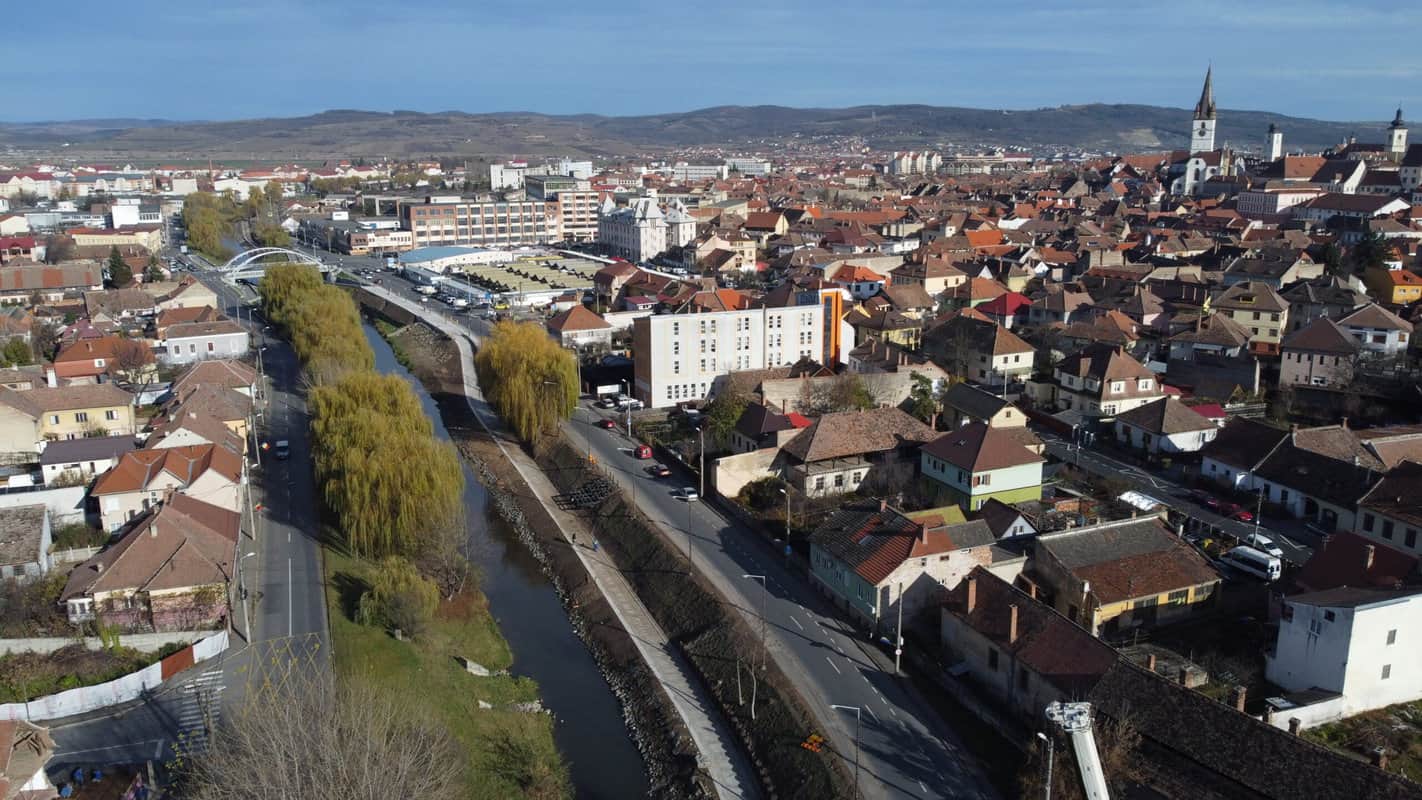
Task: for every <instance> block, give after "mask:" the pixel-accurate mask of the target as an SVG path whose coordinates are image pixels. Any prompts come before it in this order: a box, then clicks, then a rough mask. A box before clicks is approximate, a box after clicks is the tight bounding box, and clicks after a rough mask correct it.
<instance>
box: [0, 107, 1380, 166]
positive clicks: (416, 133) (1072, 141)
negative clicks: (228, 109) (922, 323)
mask: <svg viewBox="0 0 1422 800" xmlns="http://www.w3.org/2000/svg"><path fill="white" fill-rule="evenodd" d="M1219 120H1220V121H1219V132H1218V138H1217V142H1219V143H1220V144H1225V143H1232V144H1234V145H1235V146H1237V147H1240V148H1242V149H1258V148H1259V147H1260V145H1261V144H1262V142H1263V138H1264V132H1265V130H1267V129H1268V127H1269V125H1270V124H1271V123H1273V124H1276V125H1278V126H1279V127H1280V128H1281V129H1283V131H1284V141H1285V145H1286V146H1287V147H1288V148H1290V149H1293V148H1304V149H1309V150H1317V149H1322V148H1325V147H1328V146H1330V145H1333V144H1336V143H1338V142H1339V141H1342V140H1343V139H1344V138H1346V137H1347V136H1348V135H1349V134H1350V133H1352V132H1354V131H1359V132H1361V133H1360V136H1359V138H1360V139H1362V140H1363V141H1371V140H1378V141H1381V137H1382V134H1381V128H1382V127H1383V123H1382V122H1373V123H1367V122H1364V123H1346V122H1329V121H1324V120H1314V119H1305V118H1299V117H1287V116H1282V115H1279V114H1271V113H1268V112H1264V111H1235V110H1222V111H1220V112H1219ZM1189 125H1190V112H1189V111H1187V110H1185V109H1178V108H1164V107H1160V106H1145V105H1106V104H1091V105H1077V106H1059V107H1057V108H1040V109H1031V110H1019V111H1010V110H990V109H979V108H951V107H942V106H925V105H890V106H855V107H853V108H787V107H784V106H717V107H714V108H704V109H699V110H696V111H687V112H679V113H669V114H651V115H644V116H630V117H608V116H600V115H594V114H582V115H565V116H557V115H549V114H537V113H532V112H504V113H490V114H469V113H465V112H461V111H442V112H436V113H422V112H415V111H393V112H388V113H387V112H375V111H357V110H333V111H324V112H321V113H319V114H313V115H309V116H304V117H288V118H270V119H251V120H236V121H227V122H168V121H165V120H81V121H74V122H44V123H0V149H3V148H7V147H9V148H20V149H24V150H26V151H39V152H46V151H48V152H58V151H59V150H60V149H63V151H64V152H65V154H66V155H69V156H86V157H100V156H102V157H123V158H126V159H133V160H141V159H145V158H163V159H174V160H176V159H181V158H225V159H254V160H275V161H281V160H309V159H313V158H314V159H322V158H328V157H332V156H367V157H373V156H395V157H412V156H431V155H434V156H455V157H500V156H506V155H524V156H530V155H534V156H536V155H542V154H564V155H576V154H582V155H588V156H612V155H622V154H629V153H634V152H639V151H649V150H663V149H666V148H677V147H692V146H730V147H738V148H740V149H747V150H751V149H756V147H755V145H756V144H758V143H759V144H763V145H769V144H770V143H772V142H774V141H778V140H783V139H786V138H789V137H800V138H802V139H804V138H810V137H826V138H829V137H845V136H855V137H862V138H863V139H864V140H865V141H866V142H867V143H868V144H869V145H870V146H871V147H875V148H881V149H908V148H923V147H944V146H958V147H975V146H992V145H1020V146H1024V147H1029V148H1033V149H1035V150H1037V151H1038V152H1048V153H1050V152H1056V151H1061V150H1077V149H1088V150H1097V151H1103V150H1104V151H1114V152H1131V151H1140V150H1153V149H1167V148H1179V147H1183V146H1185V145H1186V143H1187V139H1186V131H1187V130H1188V129H1189ZM66 144H67V147H65V145H66ZM764 149H770V148H769V147H765V148H764Z"/></svg>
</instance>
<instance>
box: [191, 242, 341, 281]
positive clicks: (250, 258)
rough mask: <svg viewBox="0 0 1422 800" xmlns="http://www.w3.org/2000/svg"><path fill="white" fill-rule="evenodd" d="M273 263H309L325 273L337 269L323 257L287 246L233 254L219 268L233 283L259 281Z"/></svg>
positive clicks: (255, 249) (260, 248)
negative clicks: (324, 260) (325, 261)
mask: <svg viewBox="0 0 1422 800" xmlns="http://www.w3.org/2000/svg"><path fill="white" fill-rule="evenodd" d="M273 264H308V265H310V266H313V267H316V268H317V269H319V270H321V272H323V273H331V272H335V271H336V265H335V264H326V263H324V262H322V261H321V259H319V258H317V257H315V256H313V255H309V254H307V253H300V252H297V251H295V250H289V249H287V248H285V247H257V248H253V249H251V250H244V251H242V252H241V253H238V254H237V255H235V256H233V257H232V258H231V259H229V260H228V261H227V263H226V264H223V265H222V266H220V267H218V268H217V271H218V272H220V273H222V275H223V277H225V278H226V279H227V280H229V281H232V282H233V283H237V282H241V281H246V282H252V281H258V280H261V279H262V276H263V275H265V274H267V267H270V266H272V265H273Z"/></svg>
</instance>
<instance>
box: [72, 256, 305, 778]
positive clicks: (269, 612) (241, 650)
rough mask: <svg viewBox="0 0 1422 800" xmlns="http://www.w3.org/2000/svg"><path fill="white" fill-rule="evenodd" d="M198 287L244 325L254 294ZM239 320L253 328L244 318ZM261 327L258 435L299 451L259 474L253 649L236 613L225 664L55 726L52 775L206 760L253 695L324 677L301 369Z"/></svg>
mask: <svg viewBox="0 0 1422 800" xmlns="http://www.w3.org/2000/svg"><path fill="white" fill-rule="evenodd" d="M199 277H200V278H201V279H202V280H203V282H204V283H205V284H207V285H208V286H209V287H210V288H212V289H213V290H214V291H215V292H216V293H217V295H218V298H219V302H220V303H221V304H222V305H223V306H224V312H225V313H227V314H228V316H231V317H232V318H233V319H238V318H239V315H238V309H239V308H242V306H243V303H244V300H246V299H250V297H251V292H250V290H249V289H245V288H243V289H240V290H239V289H238V288H237V287H232V286H229V285H227V284H225V283H224V282H222V281H221V279H219V278H217V277H216V276H212V275H206V274H200V275H199ZM244 295H245V296H244ZM240 316H241V319H242V321H243V322H244V323H248V322H249V318H248V315H247V311H246V309H245V308H242V312H241V315H240ZM252 324H253V328H252V333H253V343H254V346H261V343H262V341H263V339H264V338H265V341H266V346H267V349H266V351H264V353H263V357H264V358H263V361H264V366H265V372H266V378H267V381H266V383H267V398H268V400H267V402H266V403H265V404H264V408H263V415H262V418H261V420H260V421H259V423H258V427H259V428H260V429H262V431H263V434H262V438H263V439H266V440H271V441H275V440H278V439H286V440H288V441H290V442H291V458H290V460H288V461H276V460H275V459H272V458H268V457H263V460H262V466H261V467H254V468H253V470H252V476H253V484H254V486H255V489H254V493H253V504H254V506H255V505H257V504H260V505H262V506H263V508H262V509H261V511H260V512H259V513H258V514H257V517H258V521H257V524H256V526H255V528H256V534H257V539H256V541H255V542H253V541H252V540H251V539H248V538H246V537H245V536H244V538H243V539H242V541H241V549H240V552H241V553H244V554H245V553H248V552H255V553H257V555H256V556H253V557H251V558H245V559H243V560H242V572H243V578H244V580H245V582H246V583H247V586H248V589H249V594H250V601H251V602H250V606H249V607H250V608H251V610H252V617H253V620H252V627H253V637H252V644H251V645H248V644H247V643H246V642H244V641H243V639H242V637H241V636H240V635H238V631H245V621H244V620H243V618H242V613H243V612H242V610H241V608H240V607H239V608H237V609H234V623H235V625H236V628H237V631H233V632H232V634H231V635H232V639H231V642H232V644H231V647H229V648H228V651H227V652H226V653H224V654H223V655H222V657H221V658H220V659H218V660H214V661H213V662H209V663H208V664H204V665H199V667H198V668H196V669H193V670H189V671H188V672H187V673H186V674H184V675H182V676H181V677H179V678H177V679H175V680H173V681H170V682H169V684H170V685H165V686H164V687H163V689H162V690H160V691H159V692H158V693H157V694H156V695H155V696H153V697H150V698H147V699H146V700H144V701H143V702H141V703H137V704H130V705H128V706H126V707H124V708H123V709H121V710H120V711H119V712H118V713H116V714H112V715H90V716H86V717H84V718H81V719H73V720H59V721H57V722H56V723H54V724H52V725H51V730H52V732H53V735H54V739H55V745H56V749H55V758H54V760H53V761H52V762H51V774H52V775H55V776H56V777H58V775H59V774H60V773H62V772H63V771H64V770H65V769H66V768H68V767H69V766H71V765H102V764H119V763H142V762H143V761H145V760H148V759H155V760H157V761H159V762H165V761H167V760H169V759H170V758H171V757H172V756H173V754H174V743H176V742H183V745H182V746H181V747H180V748H178V749H180V750H182V751H184V752H201V751H202V750H203V749H204V748H205V747H206V729H207V728H208V727H210V726H211V725H215V724H217V723H218V722H219V721H220V720H221V719H222V718H223V716H224V715H230V714H232V713H233V712H234V711H235V710H236V709H237V707H238V706H239V705H240V704H241V703H242V702H244V700H245V699H246V697H247V696H248V693H249V690H250V689H252V688H254V687H257V686H259V685H262V684H264V683H277V682H279V681H280V680H281V679H282V677H283V676H284V675H286V674H287V672H288V670H287V667H288V666H294V667H295V668H297V669H298V670H304V669H311V668H322V669H324V668H325V659H326V653H327V652H328V649H327V645H326V643H327V642H329V636H328V629H327V621H326V605H325V597H324V593H323V592H324V589H323V582H322V571H321V560H320V545H319V543H318V542H317V541H316V538H315V532H316V530H317V529H318V520H317V509H316V490H315V482H314V477H313V475H312V472H311V465H310V460H309V458H310V456H309V449H308V447H307V425H306V418H305V403H304V400H303V399H302V397H301V396H300V394H299V393H298V391H297V389H298V386H299V376H300V369H299V366H298V364H297V361H296V356H295V354H294V353H293V352H292V350H291V347H290V346H289V345H288V344H286V343H285V342H284V341H280V340H277V339H274V338H271V337H264V336H263V335H262V332H261V325H260V323H259V322H258V323H252ZM247 527H250V526H247Z"/></svg>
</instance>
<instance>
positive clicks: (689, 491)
mask: <svg viewBox="0 0 1422 800" xmlns="http://www.w3.org/2000/svg"><path fill="white" fill-rule="evenodd" d="M679 496H680V497H681V499H683V500H685V501H686V502H688V503H690V502H692V501H693V500H700V499H701V495H699V494H697V493H696V487H695V486H683V487H681V492H680V493H679Z"/></svg>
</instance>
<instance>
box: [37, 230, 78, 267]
mask: <svg viewBox="0 0 1422 800" xmlns="http://www.w3.org/2000/svg"><path fill="white" fill-rule="evenodd" d="M73 258H74V239H73V238H72V237H69V236H65V235H63V234H58V233H52V234H50V235H49V236H46V237H45V240H44V263H46V264H58V263H60V262H61V261H70V260H73Z"/></svg>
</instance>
